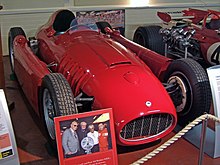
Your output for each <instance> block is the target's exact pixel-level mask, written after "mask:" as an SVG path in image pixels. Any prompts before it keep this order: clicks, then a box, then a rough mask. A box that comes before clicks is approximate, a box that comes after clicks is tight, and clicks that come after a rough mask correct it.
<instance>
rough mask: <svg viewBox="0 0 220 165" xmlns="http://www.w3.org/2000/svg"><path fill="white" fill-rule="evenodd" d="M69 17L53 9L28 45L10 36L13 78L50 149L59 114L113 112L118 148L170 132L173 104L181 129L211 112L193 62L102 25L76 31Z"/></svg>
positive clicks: (15, 33) (19, 34)
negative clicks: (163, 53) (38, 120)
mask: <svg viewBox="0 0 220 165" xmlns="http://www.w3.org/2000/svg"><path fill="white" fill-rule="evenodd" d="M74 18H75V16H74V14H73V13H72V12H71V11H69V10H59V11H57V12H55V13H54V14H53V15H52V16H51V17H50V19H49V21H48V22H47V23H46V24H45V25H43V26H41V28H40V29H39V30H38V32H37V33H36V36H35V37H30V38H29V39H27V38H26V36H25V33H24V31H23V30H22V28H21V27H13V28H11V29H10V31H9V57H10V63H11V68H12V72H13V73H14V74H15V75H16V77H17V80H18V82H19V84H20V85H21V88H22V90H23V92H24V94H25V95H26V97H27V99H28V100H29V102H30V103H31V105H32V107H33V109H34V110H35V112H36V113H37V114H38V115H39V116H40V118H41V119H42V121H43V122H44V124H45V128H46V131H47V134H48V139H49V140H50V141H51V142H53V140H55V132H54V122H53V118H54V117H56V116H61V115H70V114H74V113H83V112H85V111H91V110H98V109H103V108H109V107H110V108H113V114H114V121H115V130H116V138H117V142H118V144H121V145H138V144H144V143H148V142H152V141H155V140H158V139H159V138H162V137H164V136H166V135H167V134H168V133H170V132H171V131H172V130H173V129H174V127H175V125H176V123H177V115H176V109H175V107H174V105H175V106H176V107H177V113H178V116H179V117H178V120H179V121H180V122H182V123H187V122H189V121H190V120H192V119H194V118H195V117H197V116H199V115H201V114H203V113H204V112H207V111H209V107H210V102H211V95H210V87H209V82H208V78H207V76H206V73H205V72H204V70H203V68H201V66H200V65H198V64H197V63H196V62H195V61H193V60H191V59H181V60H176V61H173V60H171V59H169V58H167V57H163V56H160V55H158V54H157V53H155V52H153V51H151V50H148V49H146V48H144V47H142V46H139V45H137V44H135V43H133V42H132V41H129V40H127V39H125V38H124V37H123V36H121V35H120V33H119V32H118V31H115V30H112V29H111V27H110V25H109V24H108V23H106V22H97V23H96V24H92V23H88V24H83V25H82V24H78V22H77V20H75V19H74ZM98 27H99V28H98ZM101 31H102V32H104V33H106V34H104V33H102V32H101ZM161 82H163V83H161ZM194 92H195V93H194ZM172 101H173V102H172Z"/></svg>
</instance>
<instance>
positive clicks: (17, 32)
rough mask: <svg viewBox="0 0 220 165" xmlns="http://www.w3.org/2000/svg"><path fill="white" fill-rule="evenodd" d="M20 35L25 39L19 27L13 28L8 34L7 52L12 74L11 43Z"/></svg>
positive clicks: (12, 54)
mask: <svg viewBox="0 0 220 165" xmlns="http://www.w3.org/2000/svg"><path fill="white" fill-rule="evenodd" d="M19 35H22V36H24V37H26V35H25V33H24V30H23V29H22V28H21V27H13V28H11V29H10V30H9V34H8V50H9V60H10V65H11V71H12V73H13V74H14V46H13V42H14V39H15V37H17V36H19Z"/></svg>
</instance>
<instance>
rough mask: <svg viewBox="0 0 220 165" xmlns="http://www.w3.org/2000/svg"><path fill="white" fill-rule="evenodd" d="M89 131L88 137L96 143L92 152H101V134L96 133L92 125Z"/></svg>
mask: <svg viewBox="0 0 220 165" xmlns="http://www.w3.org/2000/svg"><path fill="white" fill-rule="evenodd" d="M88 129H89V133H88V134H87V136H88V137H91V138H92V140H93V142H94V146H93V147H92V149H91V152H92V153H94V152H99V133H98V131H95V127H94V125H93V124H90V125H89V126H88Z"/></svg>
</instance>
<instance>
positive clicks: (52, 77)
mask: <svg viewBox="0 0 220 165" xmlns="http://www.w3.org/2000/svg"><path fill="white" fill-rule="evenodd" d="M39 99H40V102H39V103H40V113H41V118H42V119H43V124H44V127H45V128H46V137H47V139H48V142H49V143H50V144H51V145H52V146H53V147H55V146H56V145H55V144H56V142H55V128H54V121H53V118H54V117H56V116H65V115H71V114H75V113H77V108H76V104H75V101H74V96H73V93H72V90H71V87H70V85H69V84H68V82H67V80H66V79H65V77H64V76H63V75H62V74H60V73H51V74H48V75H46V76H45V77H44V78H43V81H42V85H41V90H40V94H39Z"/></svg>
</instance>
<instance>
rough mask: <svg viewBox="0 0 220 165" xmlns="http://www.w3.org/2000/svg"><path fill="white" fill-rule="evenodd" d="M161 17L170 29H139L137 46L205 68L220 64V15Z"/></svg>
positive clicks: (187, 13) (185, 12) (193, 12)
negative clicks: (196, 62)
mask: <svg viewBox="0 0 220 165" xmlns="http://www.w3.org/2000/svg"><path fill="white" fill-rule="evenodd" d="M157 15H158V16H159V18H160V19H161V20H163V21H164V25H166V26H165V27H164V28H162V27H160V26H145V27H139V28H138V29H137V30H136V31H135V34H134V38H133V40H134V42H136V43H139V44H141V45H143V46H145V47H147V48H149V49H151V50H153V51H156V52H158V53H160V54H163V55H165V56H168V57H170V58H174V59H177V58H192V59H194V60H196V61H198V62H199V63H200V64H201V65H203V66H205V67H208V66H211V65H218V64H220V12H218V11H213V10H207V11H205V10H198V9H188V10H183V11H181V12H167V13H166V12H158V13H157ZM167 25H168V26H167Z"/></svg>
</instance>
